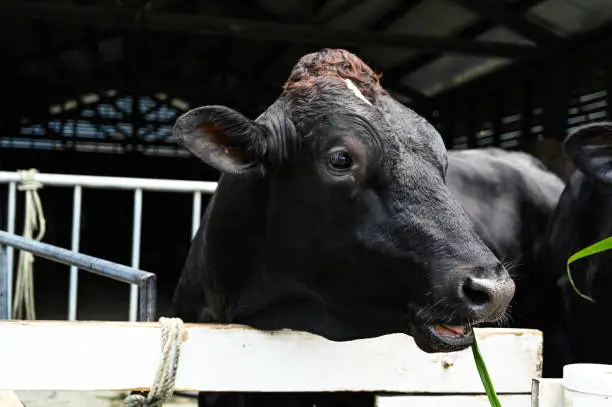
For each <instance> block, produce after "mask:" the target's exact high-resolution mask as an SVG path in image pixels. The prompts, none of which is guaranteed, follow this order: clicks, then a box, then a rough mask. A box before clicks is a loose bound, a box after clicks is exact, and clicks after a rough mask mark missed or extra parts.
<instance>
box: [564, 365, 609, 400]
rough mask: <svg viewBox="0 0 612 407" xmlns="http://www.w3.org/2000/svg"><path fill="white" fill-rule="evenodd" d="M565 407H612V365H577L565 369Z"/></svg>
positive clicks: (567, 366)
mask: <svg viewBox="0 0 612 407" xmlns="http://www.w3.org/2000/svg"><path fill="white" fill-rule="evenodd" d="M563 406H564V407H612V365H601V364H595V363H576V364H573V365H566V366H564V367H563Z"/></svg>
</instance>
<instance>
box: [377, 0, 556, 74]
mask: <svg viewBox="0 0 612 407" xmlns="http://www.w3.org/2000/svg"><path fill="white" fill-rule="evenodd" d="M543 1H544V0H526V1H524V2H521V3H518V4H516V5H514V6H512V7H511V8H510V9H511V10H512V11H515V12H524V11H525V10H528V9H530V8H531V7H534V6H536V5H537V4H539V3H542V2H543ZM493 27H494V25H493V24H492V23H490V22H489V21H486V20H481V21H478V22H477V23H475V24H474V25H470V26H468V27H465V28H463V29H461V30H459V31H458V32H457V33H454V34H453V37H455V38H460V39H464V40H468V39H474V38H476V37H478V36H479V35H482V34H484V33H486V32H487V31H488V30H490V29H491V28H493ZM541 53H542V55H544V54H545V53H544V52H541ZM441 56H443V54H442V53H439V52H429V53H423V54H421V55H418V56H416V57H414V58H412V57H411V58H408V59H407V60H405V61H404V62H402V63H400V64H399V65H397V66H395V67H393V68H392V69H388V70H387V71H386V72H385V77H386V78H387V79H388V80H389V81H399V80H400V79H401V78H402V77H404V76H407V75H410V74H411V73H413V72H415V71H417V70H419V69H421V68H423V67H424V66H426V65H428V64H430V63H432V62H434V61H435V60H437V59H438V58H440V57H441Z"/></svg>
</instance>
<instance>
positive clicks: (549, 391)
mask: <svg viewBox="0 0 612 407" xmlns="http://www.w3.org/2000/svg"><path fill="white" fill-rule="evenodd" d="M531 397H532V401H531V406H532V407H559V406H562V405H563V379H543V378H534V379H533V386H532V390H531Z"/></svg>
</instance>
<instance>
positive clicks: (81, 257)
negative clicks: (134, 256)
mask: <svg viewBox="0 0 612 407" xmlns="http://www.w3.org/2000/svg"><path fill="white" fill-rule="evenodd" d="M0 244H2V245H6V246H8V247H9V248H16V249H19V250H25V251H27V252H30V253H32V254H34V255H35V256H40V257H44V258H46V259H49V260H53V261H56V262H59V263H63V264H67V265H69V266H73V267H78V268H79V269H82V270H86V271H89V272H91V273H95V274H98V275H101V276H104V277H109V278H112V279H114V280H117V281H121V282H124V283H130V284H133V285H134V286H136V287H138V288H139V290H140V304H139V305H140V306H139V313H138V320H139V321H147V322H150V321H154V320H155V319H156V303H157V287H156V277H155V274H153V273H149V272H146V271H142V270H138V269H135V268H133V267H127V266H124V265H121V264H117V263H113V262H110V261H107V260H103V259H99V258H97V257H92V256H88V255H86V254H81V253H76V252H73V251H71V250H67V249H64V248H61V247H57V246H53V245H50V244H47V243H43V242H39V241H37V240H34V239H26V238H24V237H21V236H18V235H15V234H12V233H8V232H5V231H2V230H0ZM2 257H3V256H2V255H1V254H0V260H2ZM9 274H10V273H9V270H8V268H7V263H6V261H0V281H2V280H5V279H6V276H8V275H9ZM4 282H5V281H4ZM6 288H7V285H6V284H3V285H2V286H0V319H9V311H10V309H11V304H10V301H9V297H8V295H6V294H7V292H6Z"/></svg>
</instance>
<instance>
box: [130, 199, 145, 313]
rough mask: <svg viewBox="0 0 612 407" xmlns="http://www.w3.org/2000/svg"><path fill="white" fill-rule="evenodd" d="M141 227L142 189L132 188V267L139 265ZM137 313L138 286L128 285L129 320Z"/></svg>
mask: <svg viewBox="0 0 612 407" xmlns="http://www.w3.org/2000/svg"><path fill="white" fill-rule="evenodd" d="M141 228H142V189H140V188H137V189H136V190H134V217H133V226H132V267H134V268H136V269H137V268H138V267H139V266H140V232H141ZM137 313H138V287H137V286H135V285H132V286H131V287H130V321H132V322H134V321H136V317H137Z"/></svg>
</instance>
